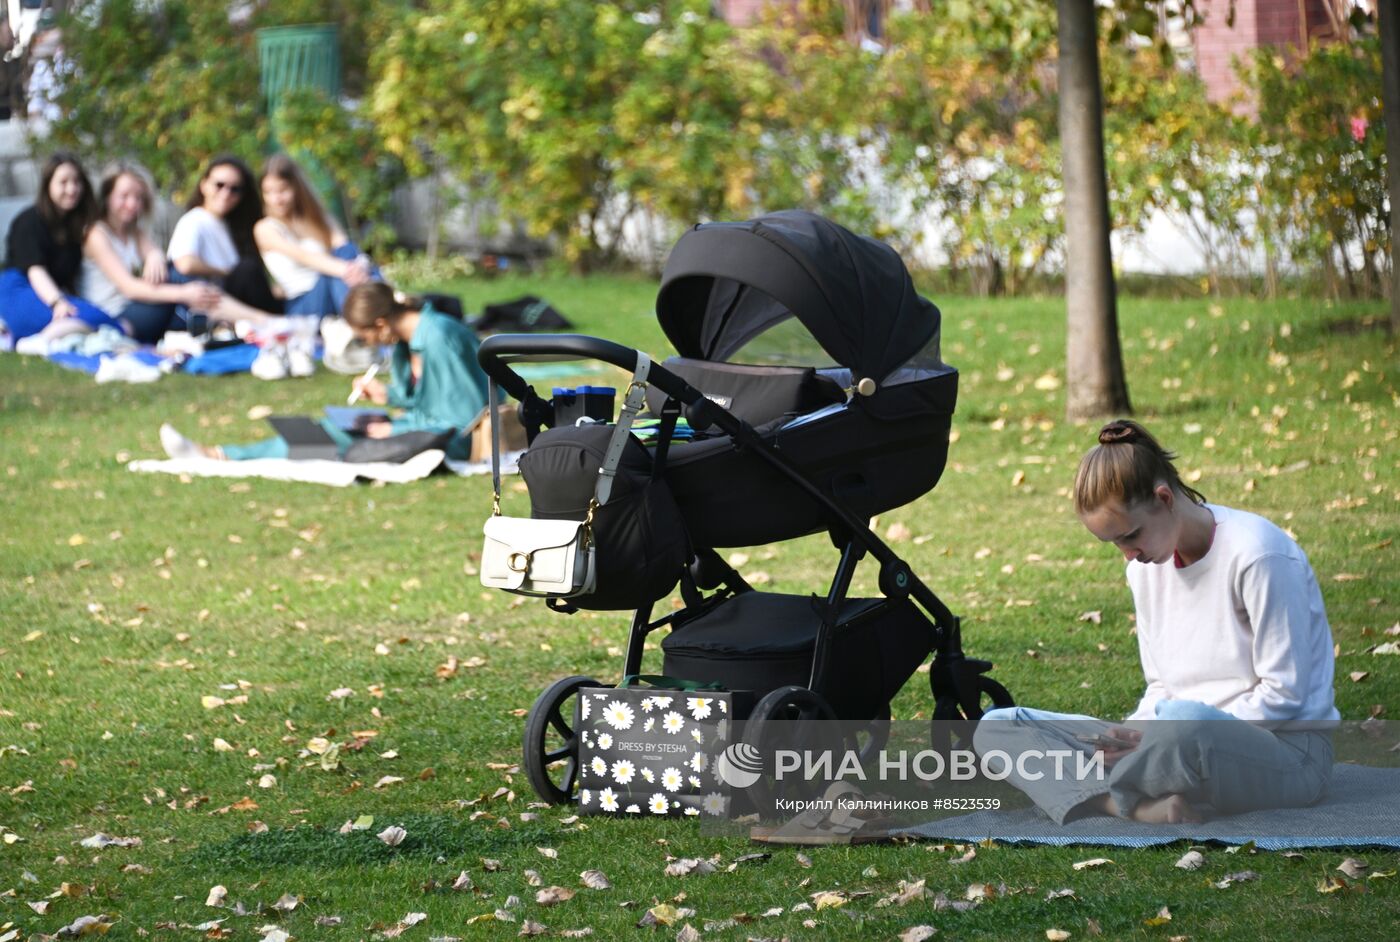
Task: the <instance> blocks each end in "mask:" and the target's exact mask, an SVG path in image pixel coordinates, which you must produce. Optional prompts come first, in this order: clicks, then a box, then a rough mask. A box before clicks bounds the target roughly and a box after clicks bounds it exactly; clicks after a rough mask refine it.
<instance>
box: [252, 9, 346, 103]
mask: <svg viewBox="0 0 1400 942" xmlns="http://www.w3.org/2000/svg"><path fill="white" fill-rule="evenodd" d="M258 65H259V68H260V69H261V72H262V78H261V81H260V83H259V84H260V87H261V91H262V97H263V103H264V104H265V105H266V106H267V112H268V114H274V113H275V112H276V111H277V106H278V105H280V104H281V103H282V98H283V97H284V96H285V95H286V93H287V92H290V91H295V90H297V89H302V88H316V89H320V90H321V91H323V92H325V93H326V95H327V96H328V97H330V98H336V97H338V96H339V95H340V37H339V34H338V31H337V29H336V27H335V26H334V25H332V24H328V23H322V24H317V25H314V26H273V27H269V28H267V29H260V30H258Z"/></svg>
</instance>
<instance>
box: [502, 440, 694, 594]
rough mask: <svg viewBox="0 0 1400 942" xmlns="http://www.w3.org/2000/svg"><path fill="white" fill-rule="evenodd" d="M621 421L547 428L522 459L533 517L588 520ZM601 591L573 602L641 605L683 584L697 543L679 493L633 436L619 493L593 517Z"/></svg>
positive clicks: (615, 485)
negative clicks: (654, 468) (687, 526)
mask: <svg viewBox="0 0 1400 942" xmlns="http://www.w3.org/2000/svg"><path fill="white" fill-rule="evenodd" d="M612 433H613V426H611V425H603V424H601V423H599V424H589V425H582V426H565V427H562V428H553V429H547V430H545V431H544V432H541V433H540V434H539V435H538V436H536V438H535V440H534V442H532V443H531V445H530V448H529V450H528V451H526V452H525V454H523V455H521V457H520V476H521V477H522V478H524V479H525V486H526V488H527V489H528V490H529V492H530V515H531V516H532V517H536V518H540V519H546V520H582V519H584V517H585V516H586V515H587V513H588V503H589V501H590V500H592V498H593V496H594V492H595V488H596V487H597V484H598V469H599V468H601V467H602V466H603V458H604V456H605V454H606V452H607V448H608V442H609V441H610V440H611V438H612ZM593 540H594V546H595V553H596V557H595V560H596V562H595V565H596V570H597V589H596V591H594V592H593V593H591V594H589V595H586V596H576V597H573V598H570V599H569V600H568V601H569V603H570V604H571V605H574V606H577V607H578V608H585V609H597V610H615V609H629V608H641V607H644V606H647V605H650V604H651V603H653V602H655V601H656V600H657V599H659V598H661V597H662V596H663V595H665V594H666V593H668V592H670V591H671V590H672V589H673V588H675V586H676V583H677V582H678V581H679V580H680V575H681V570H682V568H683V567H684V566H685V564H686V563H687V562H688V561H689V559H690V542H689V539H688V537H687V534H686V530H685V523H684V521H683V520H682V519H681V514H680V510H679V509H678V508H677V507H676V502H675V498H673V497H672V496H671V491H670V488H669V487H667V485H666V482H665V481H664V480H653V476H652V459H651V455H650V454H649V453H648V452H647V449H646V448H645V447H644V446H643V445H642V444H641V443H640V442H638V441H637V440H636V439H635V438H632V437H630V436H629V438H628V439H627V445H626V447H625V449H624V450H623V453H622V460H621V462H620V464H619V465H618V469H617V477H616V479H615V480H614V482H613V489H612V495H611V496H610V498H609V499H608V502H607V503H606V504H604V505H603V506H602V507H600V508H599V509H598V511H597V513H595V514H594V517H593Z"/></svg>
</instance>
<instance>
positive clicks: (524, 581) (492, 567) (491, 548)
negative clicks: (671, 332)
mask: <svg viewBox="0 0 1400 942" xmlns="http://www.w3.org/2000/svg"><path fill="white" fill-rule="evenodd" d="M650 370H651V360H650V359H649V358H648V357H647V355H646V354H644V353H640V352H639V353H638V354H637V369H636V372H635V373H634V375H633V377H632V385H631V386H629V387H628V389H627V396H626V397H625V399H624V400H623V404H622V411H621V414H620V415H619V416H618V420H617V425H616V427H615V428H614V429H613V434H612V438H611V439H609V441H608V450H607V454H606V455H605V456H604V458H603V466H602V467H601V468H599V469H598V484H597V487H596V488H595V490H594V495H593V499H592V500H591V501H589V503H588V513H587V516H585V517H584V519H582V520H537V519H534V518H533V517H506V516H503V515H502V514H501V442H500V425H501V423H500V422H499V421H498V419H497V414H498V405H497V390H496V383H495V381H494V380H493V381H492V382H491V384H490V388H489V389H488V393H487V395H488V399H489V405H490V409H491V480H492V484H493V488H494V495H495V499H494V502H493V504H492V513H491V516H490V518H489V519H487V521H486V524H485V526H484V527H483V528H482V530H483V532H484V534H485V537H486V539H485V542H484V543H483V544H482V548H481V584H482V585H484V586H486V587H488V588H492V589H505V590H506V591H507V592H514V593H517V594H518V595H534V596H543V597H546V598H560V599H567V598H570V597H573V596H579V595H587V594H588V593H590V592H592V591H593V590H594V588H595V585H596V575H597V572H596V567H595V557H594V541H593V515H594V513H595V512H596V511H597V509H598V508H599V507H601V506H603V505H604V504H606V503H607V502H608V498H609V497H610V496H611V495H612V485H613V480H614V479H615V478H616V476H617V466H618V464H619V462H620V461H621V460H622V452H623V449H624V448H625V447H626V445H627V436H628V435H629V434H630V433H631V429H632V420H633V419H634V418H635V417H636V415H637V412H638V411H639V410H640V409H641V407H642V405H643V404H644V403H645V401H646V379H647V374H648V373H649V372H650Z"/></svg>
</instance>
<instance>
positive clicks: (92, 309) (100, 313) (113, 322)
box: [0, 268, 126, 340]
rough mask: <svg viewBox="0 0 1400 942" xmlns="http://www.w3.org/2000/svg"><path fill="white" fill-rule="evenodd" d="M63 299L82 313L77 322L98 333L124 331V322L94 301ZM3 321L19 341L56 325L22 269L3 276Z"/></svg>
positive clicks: (0, 313)
mask: <svg viewBox="0 0 1400 942" xmlns="http://www.w3.org/2000/svg"><path fill="white" fill-rule="evenodd" d="M63 296H64V297H65V298H66V299H67V300H68V303H69V304H72V305H73V306H74V307H75V308H77V309H78V313H77V315H76V319H77V320H79V321H82V322H83V323H84V324H86V325H88V327H90V328H92V329H93V330H96V329H97V328H99V327H115V328H116V329H117V330H121V331H122V333H126V331H125V330H123V329H122V325H121V322H120V321H119V320H117V319H116V318H115V317H112V316H111V315H110V314H108V313H107V312H106V311H104V310H102V309H101V308H100V307H98V306H97V305H95V304H93V303H92V302H91V301H86V300H84V299H82V298H80V297H77V296H76V295H72V294H68V293H67V292H64V294H63ZM0 321H4V322H5V326H6V327H7V328H8V329H9V331H10V336H11V337H12V338H14V339H15V340H20V339H22V338H24V337H28V336H30V335H31V334H37V333H39V331H41V330H43V329H44V328H45V327H47V326H49V324H50V323H52V322H53V309H52V308H50V307H49V306H48V305H47V304H45V303H44V302H43V301H42V300H40V298H39V295H38V293H37V292H35V290H34V286H33V285H31V284H30V283H29V277H28V276H27V275H26V274H25V273H24V272H22V271H20V270H19V269H18V268H7V269H5V270H4V271H3V272H0Z"/></svg>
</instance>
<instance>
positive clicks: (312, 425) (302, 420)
mask: <svg viewBox="0 0 1400 942" xmlns="http://www.w3.org/2000/svg"><path fill="white" fill-rule="evenodd" d="M267 422H268V424H269V425H271V426H272V427H273V429H274V430H276V432H277V434H278V435H280V436H281V437H282V440H283V441H285V442H286V443H287V457H288V458H294V459H296V460H298V461H301V460H305V459H308V458H320V459H323V460H326V461H337V460H339V459H340V446H339V445H338V444H336V441H335V439H334V438H331V436H330V435H329V434H328V433H327V432H326V430H325V429H324V428H322V427H321V423H320V422H317V421H314V420H312V419H308V418H307V417H306V416H304V415H274V416H269V417H268V420H267Z"/></svg>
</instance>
